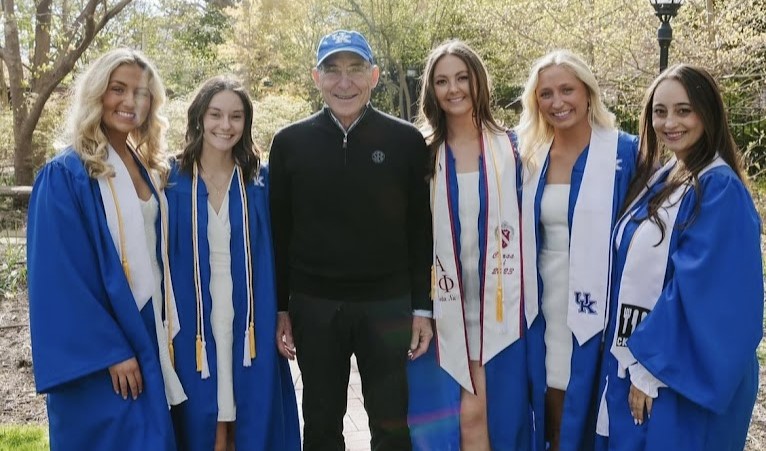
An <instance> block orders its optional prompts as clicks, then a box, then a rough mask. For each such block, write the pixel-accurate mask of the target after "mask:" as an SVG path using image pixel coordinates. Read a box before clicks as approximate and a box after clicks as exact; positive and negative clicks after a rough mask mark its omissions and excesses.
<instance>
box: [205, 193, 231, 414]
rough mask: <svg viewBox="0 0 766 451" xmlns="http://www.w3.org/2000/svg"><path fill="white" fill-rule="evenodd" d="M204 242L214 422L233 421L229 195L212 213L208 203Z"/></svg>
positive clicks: (211, 207)
mask: <svg viewBox="0 0 766 451" xmlns="http://www.w3.org/2000/svg"><path fill="white" fill-rule="evenodd" d="M207 206H208V220H207V240H208V245H209V247H210V296H211V297H212V300H213V307H212V311H211V313H210V325H211V327H212V332H213V339H214V340H215V351H216V376H217V378H218V421H235V420H236V418H237V407H236V404H235V402H234V382H233V374H232V372H233V365H234V362H233V356H232V350H233V349H234V335H233V329H234V303H233V300H232V290H233V284H232V280H231V248H230V241H231V223H230V222H229V194H228V193H226V195H225V196H224V198H223V202H222V203H221V208H220V210H219V211H218V212H217V213H216V211H215V209H213V206H212V205H210V203H209V202H208V204H207Z"/></svg>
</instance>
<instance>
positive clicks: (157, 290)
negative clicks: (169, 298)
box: [138, 196, 186, 404]
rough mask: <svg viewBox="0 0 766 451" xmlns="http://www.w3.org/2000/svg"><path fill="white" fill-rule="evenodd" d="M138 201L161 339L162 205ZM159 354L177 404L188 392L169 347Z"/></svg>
mask: <svg viewBox="0 0 766 451" xmlns="http://www.w3.org/2000/svg"><path fill="white" fill-rule="evenodd" d="M138 203H139V205H140V207H141V216H142V217H143V220H144V234H145V236H146V247H147V250H148V251H149V260H151V262H152V263H151V266H152V276H154V294H153V295H152V300H151V301H150V302H151V303H152V309H153V310H154V318H155V320H154V328H155V333H156V334H157V338H158V341H160V340H159V337H161V336H162V335H164V334H165V333H166V331H165V328H164V327H163V324H162V320H161V318H162V308H163V305H162V304H163V299H164V296H163V295H162V270H161V269H160V263H159V261H158V260H157V231H156V229H155V224H156V223H157V215H159V210H160V208H159V207H160V205H159V204H158V203H157V199H156V198H155V197H154V196H152V197H150V198H149V200H143V199H141V198H140V197H139V198H138ZM158 354H159V359H160V368H161V370H162V376H163V377H162V379H163V383H164V384H165V395H166V397H167V399H168V404H177V403H180V402H182V401H184V400H186V394H185V393H184V390H183V387H182V386H181V381H180V380H179V379H178V375H177V374H176V373H175V371H173V364H172V363H171V362H170V354H169V353H168V351H167V349H166V348H165V349H163V346H161V348H160V349H159V350H158Z"/></svg>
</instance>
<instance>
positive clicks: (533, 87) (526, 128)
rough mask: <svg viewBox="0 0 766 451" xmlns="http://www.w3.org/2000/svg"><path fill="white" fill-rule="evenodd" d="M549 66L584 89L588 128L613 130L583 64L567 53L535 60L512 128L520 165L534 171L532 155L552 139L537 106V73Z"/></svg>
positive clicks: (596, 85)
mask: <svg viewBox="0 0 766 451" xmlns="http://www.w3.org/2000/svg"><path fill="white" fill-rule="evenodd" d="M551 66H561V67H563V68H565V69H567V70H569V71H570V72H571V73H572V74H573V75H574V76H575V77H577V79H578V80H580V81H581V82H583V84H584V85H585V87H586V89H587V90H588V103H589V108H588V122H590V125H591V127H596V126H598V127H602V128H612V129H613V128H615V119H614V114H612V113H611V112H610V111H609V110H608V109H607V108H606V105H604V101H603V100H602V98H601V90H600V89H599V87H598V81H596V77H595V76H594V75H593V72H591V70H590V68H589V67H588V65H587V64H585V61H583V60H582V58H580V57H579V56H577V55H575V54H574V53H572V52H570V51H568V50H555V51H553V52H551V53H548V54H547V55H545V56H543V57H542V58H540V59H538V60H537V61H535V63H534V64H533V65H532V69H531V70H530V71H529V78H528V79H527V83H526V85H525V86H524V92H523V93H522V94H521V105H522V106H523V108H524V109H523V111H522V112H521V118H520V119H519V125H518V127H516V131H517V134H518V136H519V144H520V147H521V155H522V158H523V160H524V163H525V164H526V165H527V167H528V168H530V170H534V166H535V158H534V156H535V155H534V154H535V152H536V150H537V149H538V148H540V146H541V145H543V144H545V143H547V142H549V141H551V140H552V139H553V127H552V126H551V125H550V124H549V123H548V122H547V121H546V120H545V118H544V117H543V115H542V113H541V112H540V106H539V105H538V104H537V92H536V91H537V83H538V81H539V78H540V72H541V71H542V70H543V69H546V68H548V67H551Z"/></svg>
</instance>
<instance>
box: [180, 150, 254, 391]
mask: <svg viewBox="0 0 766 451" xmlns="http://www.w3.org/2000/svg"><path fill="white" fill-rule="evenodd" d="M256 176H257V175H256ZM232 180H236V181H237V186H238V187H239V202H240V203H239V205H240V208H241V209H242V221H243V224H242V235H243V236H242V246H243V248H244V250H245V252H244V254H245V258H244V262H243V266H244V268H245V274H247V281H248V283H247V286H246V287H245V290H246V292H247V321H246V323H245V330H244V337H243V338H244V339H243V341H242V345H243V355H242V366H245V367H249V366H252V361H253V359H254V358H255V356H256V347H255V294H254V292H253V290H254V289H255V285H254V282H255V280H254V278H253V264H252V248H251V240H250V215H249V212H248V201H247V186H246V184H245V178H244V176H243V175H242V169H241V168H240V167H239V166H235V167H234V177H233V179H232ZM198 186H199V168H198V165H197V163H194V167H193V172H192V190H191V210H192V218H191V223H192V224H191V225H192V247H193V254H194V262H193V263H194V287H195V290H194V293H195V298H196V299H195V301H196V307H197V333H196V343H195V354H196V369H197V372H198V373H200V377H201V378H202V379H207V378H209V377H210V367H209V364H208V359H207V334H206V332H205V321H204V304H203V302H202V275H201V273H200V258H199V239H200V237H199V219H198V210H199V205H198V201H199V199H198V195H197V191H198V189H199V188H198ZM229 194H231V186H230V187H229ZM203 239H207V237H203ZM232 296H233V293H232Z"/></svg>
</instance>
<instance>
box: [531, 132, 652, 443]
mask: <svg viewBox="0 0 766 451" xmlns="http://www.w3.org/2000/svg"><path fill="white" fill-rule="evenodd" d="M588 152H589V149H588V148H586V149H585V150H584V151H583V152H582V153H581V154H580V156H579V157H578V159H577V161H575V164H574V167H573V168H572V176H571V182H570V183H571V185H570V190H569V213H568V219H569V224H570V231H571V224H572V217H573V215H574V209H575V205H576V204H577V197H578V195H579V192H580V185H581V184H582V178H583V175H584V174H585V163H586V162H587V159H588ZM637 154H638V138H637V137H635V136H633V135H629V134H627V133H623V132H620V133H619V136H618V140H617V158H618V164H617V170H616V172H615V175H614V177H615V182H614V197H613V201H612V227H614V223H615V221H616V220H617V214H618V213H619V210H620V208H621V207H622V204H623V201H624V199H625V196H626V194H627V191H628V185H629V184H630V180H631V179H632V177H633V174H634V173H635V166H636V156H637ZM549 161H550V156H549V158H548V159H547V160H546V161H545V166H544V167H543V173H542V175H541V180H540V184H539V185H538V189H537V193H535V211H534V215H535V226H536V227H537V249H538V252H539V249H540V248H541V245H542V242H541V239H542V233H541V229H540V227H541V224H540V204H541V202H542V197H543V190H544V189H545V183H544V181H545V180H546V177H547V172H548V164H549ZM525 214H528V213H527V212H525ZM539 274H540V273H539V271H538V286H539V287H540V290H539V291H540V294H539V298H538V299H539V300H538V302H539V305H540V309H539V311H540V313H539V315H538V316H537V318H535V320H534V321H533V322H532V325H531V326H530V328H529V331H528V332H527V353H528V365H529V379H530V390H531V394H532V406H533V411H534V429H535V430H534V442H535V449H536V450H537V451H544V450H545V449H546V443H545V391H546V390H547V388H548V387H547V383H546V372H545V317H544V316H543V309H542V293H543V290H544V289H545V287H544V286H543V281H542V279H541V278H540V275H539ZM602 338H603V335H602V334H597V335H596V336H594V337H593V338H591V339H590V340H588V341H587V342H585V343H584V344H583V345H582V346H580V345H579V344H578V343H577V340H576V339H575V337H574V335H572V360H571V374H570V377H569V385H568V386H567V390H566V394H565V395H564V412H563V415H562V419H561V451H567V450H571V451H588V450H592V449H593V447H594V440H595V435H596V432H595V431H596V426H595V424H596V408H597V388H598V381H599V374H600V361H601V347H602V346H601V344H602Z"/></svg>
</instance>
